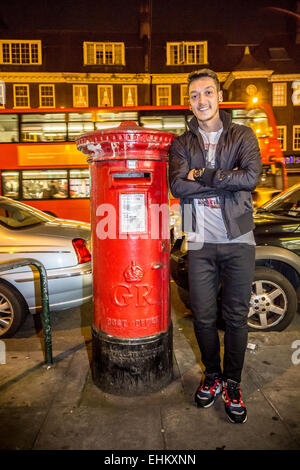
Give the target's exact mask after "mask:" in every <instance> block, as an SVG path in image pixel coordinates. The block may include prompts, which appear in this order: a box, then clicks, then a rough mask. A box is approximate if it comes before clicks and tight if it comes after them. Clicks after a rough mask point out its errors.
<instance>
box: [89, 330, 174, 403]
mask: <svg viewBox="0 0 300 470" xmlns="http://www.w3.org/2000/svg"><path fill="white" fill-rule="evenodd" d="M92 337H93V362H92V375H93V381H94V383H95V384H96V385H97V386H98V387H99V388H100V389H101V390H103V391H104V392H107V393H111V394H113V395H124V396H132V395H146V394H148V393H152V392H157V391H159V390H161V389H162V388H164V387H166V386H167V385H168V384H169V383H170V382H171V380H172V378H173V327H172V323H170V326H169V328H168V330H167V331H164V332H162V333H159V334H157V335H153V336H146V337H144V338H134V339H131V338H128V339H127V338H115V337H112V336H109V335H107V334H106V333H104V332H103V331H98V330H96V329H95V328H94V327H92Z"/></svg>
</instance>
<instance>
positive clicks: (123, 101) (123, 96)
mask: <svg viewBox="0 0 300 470" xmlns="http://www.w3.org/2000/svg"><path fill="white" fill-rule="evenodd" d="M126 88H134V90H135V96H136V100H135V103H133V104H126V103H125V89H126ZM122 106H138V87H137V85H122Z"/></svg>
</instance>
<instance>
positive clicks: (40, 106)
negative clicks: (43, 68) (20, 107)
mask: <svg viewBox="0 0 300 470" xmlns="http://www.w3.org/2000/svg"><path fill="white" fill-rule="evenodd" d="M43 86H47V87H51V88H52V91H53V93H52V97H53V105H50V106H49V105H48V106H43V105H42V87H43ZM39 108H55V85H54V84H49V83H41V84H40V85H39Z"/></svg>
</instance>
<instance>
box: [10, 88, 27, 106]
mask: <svg viewBox="0 0 300 470" xmlns="http://www.w3.org/2000/svg"><path fill="white" fill-rule="evenodd" d="M14 107H15V108H29V107H30V101H29V85H14Z"/></svg>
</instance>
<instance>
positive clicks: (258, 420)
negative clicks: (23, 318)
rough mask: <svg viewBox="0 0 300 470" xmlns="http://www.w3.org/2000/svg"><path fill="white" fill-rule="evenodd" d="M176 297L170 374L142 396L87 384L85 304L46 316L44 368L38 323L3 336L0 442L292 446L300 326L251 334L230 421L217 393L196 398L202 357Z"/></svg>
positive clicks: (299, 398) (77, 446)
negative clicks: (48, 361) (241, 412)
mask: <svg viewBox="0 0 300 470" xmlns="http://www.w3.org/2000/svg"><path fill="white" fill-rule="evenodd" d="M172 295H173V298H174V297H176V288H175V286H174V284H173V285H172ZM177 301H178V299H175V304H174V305H175V307H174V306H173V308H172V321H173V329H174V340H173V347H174V379H173V381H172V382H171V384H170V385H169V386H168V387H166V388H165V389H163V390H161V391H160V392H157V393H154V394H150V395H147V396H142V397H120V396H113V395H109V394H106V393H104V392H102V391H101V390H99V389H98V388H97V387H96V386H95V385H94V383H93V381H92V378H91V371H90V361H91V356H92V352H91V332H90V324H91V321H92V314H91V310H92V305H91V304H86V305H85V306H83V307H82V308H81V309H73V310H70V311H66V312H60V313H59V314H53V315H52V340H53V357H54V361H55V362H54V366H53V367H50V368H49V367H47V366H46V365H44V354H43V351H42V345H43V333H42V331H39V332H38V333H37V332H36V330H35V329H34V328H33V326H32V325H33V319H32V317H30V318H29V319H28V321H27V323H26V325H24V328H22V330H21V331H19V332H18V333H17V335H16V337H15V338H11V339H7V340H5V346H6V364H0V449H1V450H5V449H7V450H17V449H20V450H29V449H30V450H60V449H67V450H103V449H104V450H115V451H116V450H132V451H133V450H162V451H168V450H173V451H174V450H189V451H193V450H215V449H220V450H230V449H231V450H299V449H300V387H299V385H300V364H297V363H298V362H300V329H299V327H298V326H297V327H296V328H290V329H288V330H286V331H284V332H280V333H276V332H271V333H267V334H266V333H250V334H249V343H252V344H255V345H256V349H255V350H254V352H251V350H247V353H246V358H245V367H244V372H243V380H242V391H243V399H244V401H245V403H246V405H247V409H248V421H247V422H246V423H245V424H242V425H236V424H232V423H230V422H229V421H228V420H227V418H226V415H225V411H224V403H223V400H222V398H221V397H219V398H218V400H217V402H216V403H215V405H214V406H213V407H211V408H208V409H200V408H197V407H196V406H195V404H194V393H195V389H196V387H197V385H198V384H199V381H200V378H201V368H200V358H199V353H198V350H197V347H196V344H195V339H194V337H193V334H192V322H191V317H190V315H187V314H186V312H185V311H184V310H185V309H184V308H183V307H182V305H180V306H179V307H178V302H177ZM172 303H173V300H172ZM220 336H221V338H222V332H221V333H220ZM296 341H298V343H295V342H296ZM295 347H296V348H295ZM292 355H293V356H292ZM292 359H293V361H292Z"/></svg>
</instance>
